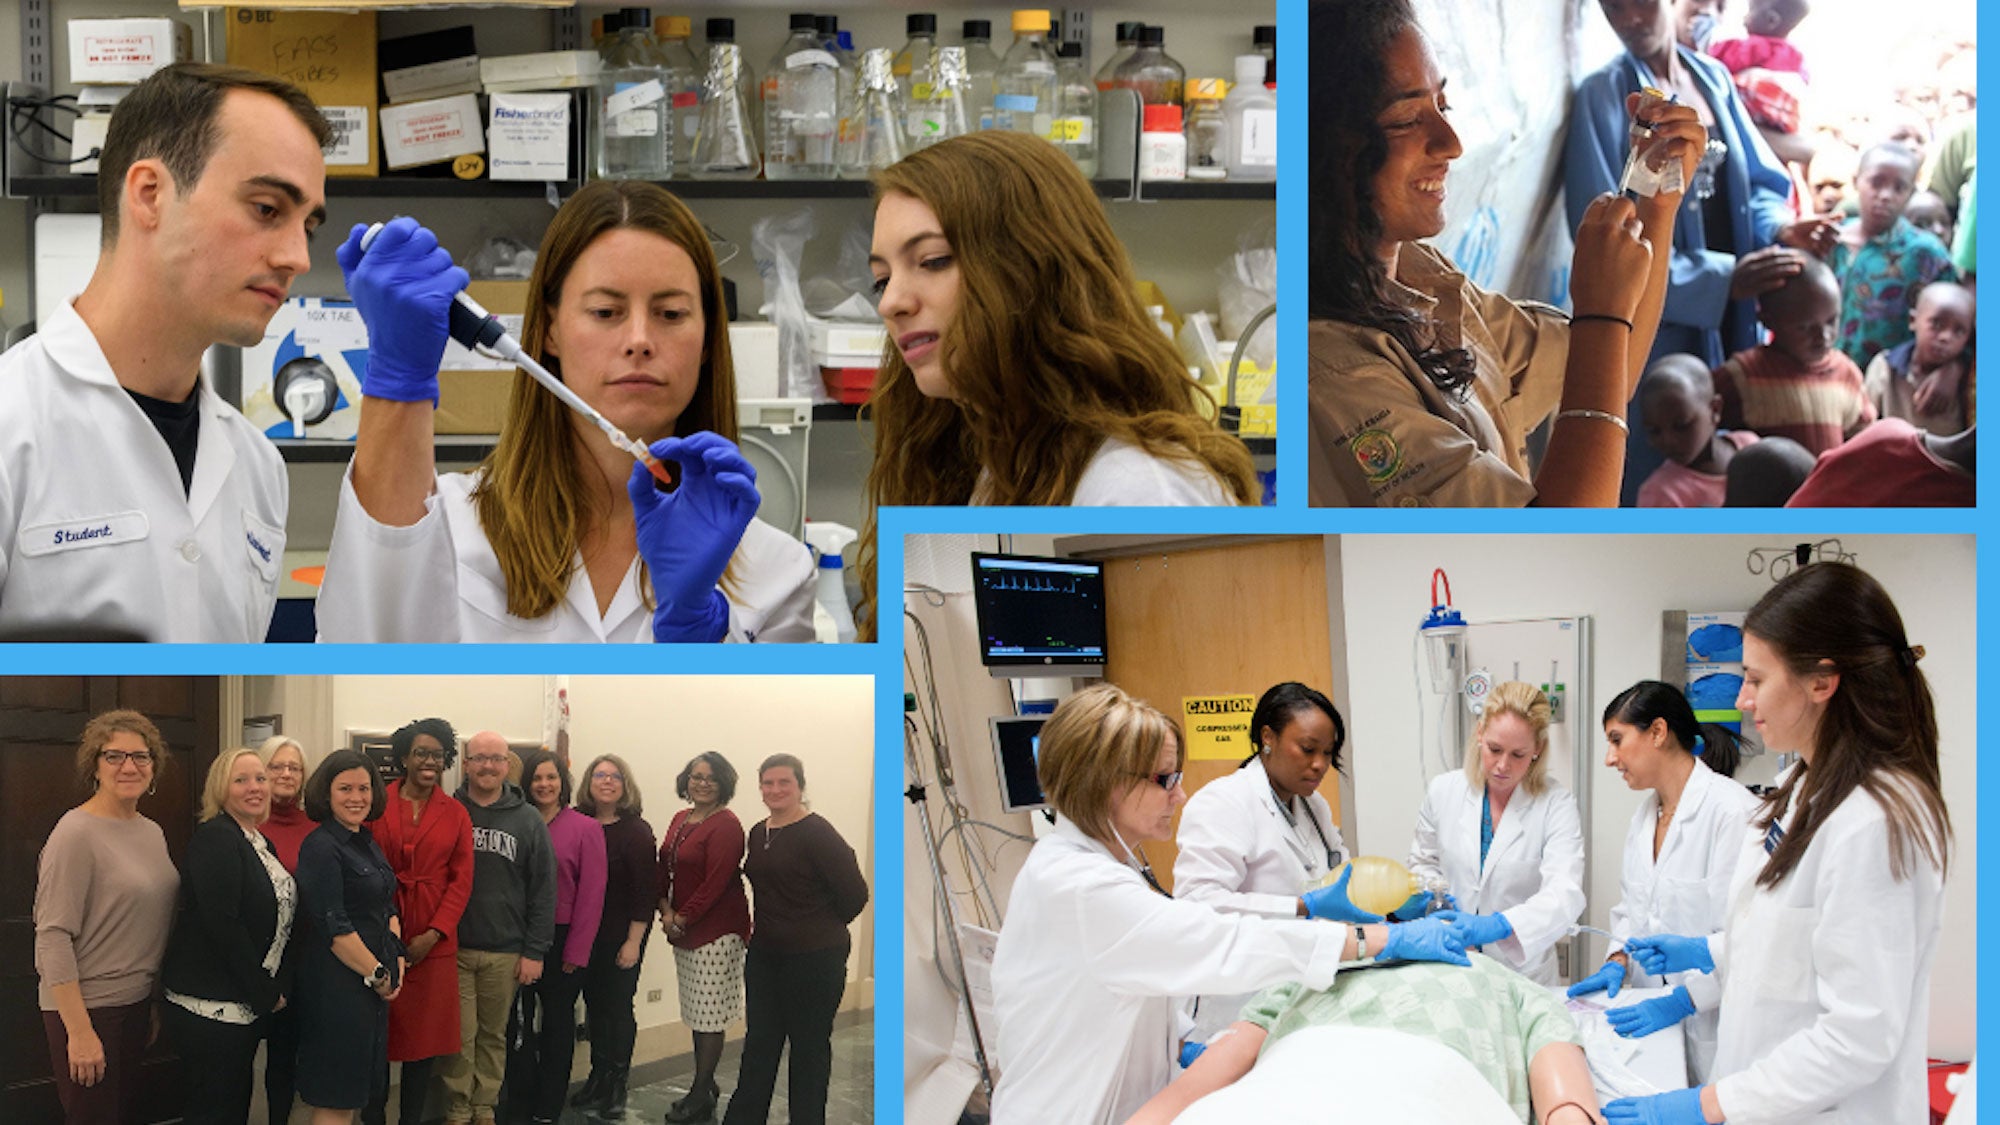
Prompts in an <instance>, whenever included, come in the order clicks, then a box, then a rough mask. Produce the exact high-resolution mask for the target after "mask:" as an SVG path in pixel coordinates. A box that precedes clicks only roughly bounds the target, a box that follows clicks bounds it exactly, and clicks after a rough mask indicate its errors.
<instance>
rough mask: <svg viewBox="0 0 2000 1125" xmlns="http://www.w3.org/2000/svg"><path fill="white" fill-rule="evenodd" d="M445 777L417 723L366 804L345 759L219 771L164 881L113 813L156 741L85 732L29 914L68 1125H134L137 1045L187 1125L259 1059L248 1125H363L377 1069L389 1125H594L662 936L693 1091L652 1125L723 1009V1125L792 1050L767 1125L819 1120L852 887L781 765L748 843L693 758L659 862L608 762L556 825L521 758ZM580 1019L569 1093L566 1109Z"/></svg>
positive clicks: (379, 1099) (585, 781) (706, 760)
mask: <svg viewBox="0 0 2000 1125" xmlns="http://www.w3.org/2000/svg"><path fill="white" fill-rule="evenodd" d="M459 750H460V745H459V740H458V737H457V734H456V732H455V731H454V730H453V729H452V726H451V724H450V723H448V722H446V721H445V720H443V719H437V718H431V719H422V720H418V721H416V722H412V723H410V724H408V725H406V726H404V727H402V728H401V729H399V730H397V731H396V732H395V734H394V736H393V737H392V739H391V751H392V753H393V755H394V757H395V758H396V760H397V762H398V763H399V764H400V767H401V776H400V777H399V778H398V779H396V780H394V781H391V782H389V783H387V784H386V785H385V784H384V783H383V781H382V774H381V771H379V770H378V769H377V767H376V765H375V763H374V762H372V761H371V760H370V759H369V758H368V757H367V756H365V755H363V754H361V753H359V752H356V751H353V750H338V751H335V752H333V753H331V754H329V755H327V756H326V757H325V759H324V760H322V761H321V762H320V763H319V765H318V766H317V768H315V769H313V770H312V771H311V772H310V776H308V772H307V762H306V757H305V752H304V749H303V747H301V746H300V745H299V744H298V743H297V742H296V741H293V740H291V739H287V738H282V737H279V738H273V739H271V740H269V741H268V742H266V743H265V744H264V745H263V746H262V747H260V748H258V749H255V750H251V749H241V750H233V751H225V752H224V753H223V754H221V755H219V756H218V757H217V759H216V760H215V763H214V765H213V766H212V767H211V768H210V770H209V772H208V775H207V780H206V784H205V786H204V789H203V809H202V820H201V822H200V825H199V826H198V827H197V828H196V829H195V831H194V834H193V836H192V838H191V839H190V841H189V844H188V849H187V853H186V858H185V859H184V861H183V862H182V864H181V866H180V868H179V869H176V867H175V865H174V863H173V861H172V859H171V858H170V856H169V854H168V851H167V846H166V839H165V836H164V834H163V833H162V831H161V829H160V827H159V826H158V825H157V824H155V823H154V822H153V821H152V820H150V819H149V818H147V817H145V816H144V815H142V814H140V813H139V811H138V802H139V800H140V798H141V797H143V796H145V795H146V794H148V793H150V792H152V791H154V788H155V784H156V779H157V777H158V774H159V771H160V769H161V768H162V766H163V764H164V762H165V760H166V757H167V755H168V753H169V750H168V748H167V746H166V743H165V741H164V740H163V739H162V738H161V736H160V733H159V730H158V728H157V727H156V726H155V725H154V724H153V723H152V722H151V721H150V720H148V719H147V718H146V717H145V716H143V715H141V714H139V713H137V712H135V711H112V712H107V713H105V714H103V715H99V716H97V717H96V718H95V719H93V720H91V722H90V724H89V725H88V726H87V727H86V729H85V731H84V734H83V737H82V739H81V741H80V743H79V745H78V749H77V756H76V762H77V772H78V779H79V782H80V783H81V784H82V785H84V786H85V787H87V788H89V789H90V790H91V795H90V797H89V799H87V800H86V801H85V802H84V803H83V804H82V805H80V806H78V807H77V808H75V809H73V810H71V811H70V812H69V813H67V814H66V815H64V817H63V818H62V819H61V820H60V821H59V822H58V824H57V825H56V828H55V829H54V831H52V832H51V833H50V836H49V839H48V842H47V844H46V845H45V846H44V849H43V852H42V856H41V861H40V873H39V883H38V886H37V891H36V898H35V934H36V943H35V963H36V970H37V972H38V974H39V976H40V981H41V1006H42V1009H43V1014H44V1022H45V1025H46V1029H47V1033H48V1039H49V1049H50V1055H51V1058H52V1060H53V1062H54V1066H53V1069H54V1071H55V1077H56V1083H57V1088H58V1092H59V1094H60V1097H61V1100H62V1104H63V1110H64V1115H65V1118H66V1119H67V1120H68V1121H70V1122H71V1123H72V1125H80V1123H85V1122H90V1123H99V1122H101V1123H106V1125H125V1123H128V1122H137V1121H140V1120H144V1119H145V1117H144V1113H145V1111H144V1110H143V1109H142V1107H141V1106H140V1105H139V1104H138V1103H137V1097H138V1092H139V1089H140V1083H139V1080H138V1072H139V1066H140V1063H141V1060H142V1058H143V1056H144V1054H145V1052H146V1049H147V1047H148V1045H149V1043H150V1041H151V1036H152V1034H154V1033H155V1030H154V1028H155V1025H154V1023H153V1021H154V1019H155V1018H156V1017H157V1018H158V1019H160V1020H161V1021H163V1023H164V1027H165V1030H166V1031H167V1032H168V1033H169V1034H170V1035H171V1036H172V1042H173V1043H174V1045H175V1048H176V1049H177V1051H178V1052H179V1054H180V1056H181V1058H182V1060H183V1062H184V1063H185V1064H186V1077H187V1105H186V1107H185V1110H184V1113H183V1120H185V1121H188V1122H202V1123H206V1122H215V1123H223V1122H236V1123H240V1122H243V1121H245V1120H247V1119H248V1116H249V1111H250V1103H251V1091H252V1085H253V1073H254V1060H255V1057H256V1052H257V1047H258V1044H259V1043H260V1042H267V1044H268V1048H267V1058H266V1064H265V1094H266V1098H267V1104H268V1105H269V1107H270V1120H271V1121H273V1122H280V1121H283V1120H285V1119H286V1118H287V1117H288V1116H289V1114H290V1111H291V1107H292V1105H293V1103H294V1099H295V1098H296V1099H297V1100H298V1101H301V1102H303V1103H305V1104H306V1105H307V1106H309V1107H311V1108H312V1116H313V1121H314V1122H315V1125H333V1123H335V1122H340V1123H346V1122H351V1121H353V1120H354V1116H355V1114H356V1112H357V1111H358V1112H359V1113H360V1114H361V1119H362V1120H363V1121H365V1122H370V1123H382V1122H386V1121H387V1119H388V1118H387V1101H388V1097H387V1095H388V1085H389V1083H388V1077H389V1073H388V1064H389V1063H390V1062H397V1063H401V1064H402V1072H401V1078H400V1087H401V1095H400V1102H401V1105H400V1116H399V1117H398V1120H400V1121H404V1122H411V1123H415V1122H419V1121H423V1120H426V1116H425V1103H426V1101H427V1099H428V1097H429V1095H430V1093H431V1087H432V1079H433V1077H436V1078H438V1079H440V1080H441V1083H442V1086H443V1089H444V1091H445V1094H446V1104H445V1111H444V1118H445V1120H446V1121H447V1122H452V1123H461V1122H476V1123H477V1122H490V1121H493V1120H494V1119H495V1115H496V1111H497V1109H498V1105H499V1102H500V1097H501V1091H502V1086H503V1083H504V1084H505V1086H506V1089H507V1098H508V1100H509V1104H510V1107H512V1108H513V1110H514V1111H516V1112H518V1113H519V1114H520V1115H521V1116H525V1117H529V1118H531V1119H532V1120H534V1121H537V1122H541V1121H553V1120H555V1119H556V1118H557V1117H558V1116H559V1115H560V1113H561V1111H562V1107H563V1105H564V1102H565V1101H566V1100H567V1101H568V1103H569V1104H571V1105H573V1106H576V1107H577V1108H579V1109H581V1110H584V1111H585V1112H589V1113H593V1114H599V1115H604V1116H608V1117H611V1118H614V1119H615V1118H616V1117H617V1116H619V1115H621V1114H622V1113H623V1110H624V1105H625V1099H626V1087H627V1084H628V1075H629V1072H630V1069H631V1065H632V1055H633V1050H634V1044H635V1040H636V1036H637V1030H638V1026H637V1020H636V1017H635V1014H634V1008H633V1000H634V995H635V993H636V991H637V988H638V981H639V972H640V965H641V961H642V960H643V958H644V956H645V949H646V944H647V941H648V938H649V936H650V934H651V931H652V928H653V924H654V919H655V917H656V916H657V917H658V919H659V924H660V928H661V929H662V930H663V931H664V932H665V934H666V938H667V940H668V942H669V943H670V944H671V945H672V946H673V948H674V957H675V963H676V968H677V970H678V977H679V985H680V988H679V993H680V1006H681V1016H682V1019H683V1020H684V1021H685V1022H686V1023H687V1025H688V1027H689V1029H690V1030H691V1031H692V1032H693V1035H694V1044H695V1051H694V1054H695V1066H696V1070H695V1076H694V1080H693V1081H692V1083H691V1084H690V1090H689V1093H688V1095H687V1097H685V1098H683V1099H682V1100H681V1101H680V1102H678V1103H676V1105H675V1106H674V1107H673V1110H672V1111H671V1112H670V1113H669V1114H668V1116H667V1120H668V1121H669V1122H701V1121H711V1120H713V1119H714V1117H715V1114H716V1111H717V1109H718V1107H719V1103H720V1100H721V1092H720V1088H719V1084H718V1082H717V1081H716V1071H717V1069H718V1064H719V1063H720V1060H721V1055H722V1047H723V1040H724V1033H725V1031H726V1029H727V1027H728V1026H729V1024H730V1023H731V1022H733V1021H735V1020H736V1019H738V1018H739V1017H741V1016H743V1015H744V1013H745V1009H746V1004H745V999H744V996H745V991H746V987H747V991H748V1004H747V1011H748V1026H747V1029H746V1034H745V1040H744V1050H743V1061H742V1069H741V1070H740V1071H739V1074H738V1079H737V1085H736V1090H735V1093H734V1095H733V1096H732V1097H731V1098H730V1102H729V1108H728V1112H727V1115H726V1117H725V1121H727V1122H731V1123H734V1125H753V1123H761V1122H762V1121H764V1120H765V1118H766V1116H767V1114H768V1111H769V1105H770V1101H771V1097H772V1093H773V1087H774V1085H775V1082H776V1077H777V1065H778V1059H779V1056H780V1053H781V1052H782V1051H783V1050H784V1048H785V1046H786V1044H787V1043H788V1042H789V1043H790V1045H791V1048H792V1053H791V1074H790V1079H791V1081H790V1086H789V1088H788V1096H789V1099H790V1105H791V1114H792V1119H793V1120H794V1121H816V1120H823V1119H824V1114H825V1102H826V1090H827V1083H828V1079H829V1076H830V1072H831V1053H832V1049H831V1036H832V1029H833V1019H834V1015H835V1013H836V1011H837V1010H838V1007H839V1003H840V999H841V995H842V992H843V989H844V986H845V981H846V964H847V954H848V950H849V937H848V932H847V925H848V923H850V922H851V921H853V919H854V918H855V917H856V916H858V915H859V914H860V912H861V910H862V908H863V907H864V906H865V905H866V903H867V901H868V886H867V883H866V881H865V879H864V878H863V876H862V873H861V871H860V868H859V866H858V864H857V862H856V860H855V856H854V852H853V849H852V848H851V847H849V846H848V845H847V843H846V842H845V841H844V840H843V839H841V837H840V835H839V833H838V832H837V831H835V829H834V828H833V826H832V825H831V824H830V823H828V822H827V821H826V820H825V819H824V818H822V817H820V816H818V815H817V814H814V813H812V812H811V811H810V810H809V809H808V808H807V807H806V805H805V801H804V797H805V770H804V766H803V765H802V764H801V763H800V761H799V760H798V759H797V758H796V757H794V756H792V755H790V754H775V755H772V756H771V757H770V758H768V759H767V760H766V761H765V762H764V763H763V765H762V767H761V768H760V770H759V787H760V790H761V792H762V795H763V798H764V803H765V806H766V808H767V809H768V810H769V813H770V815H769V816H768V817H767V818H766V819H764V820H762V821H759V822H758V823H757V824H756V825H755V826H754V827H753V828H752V830H751V832H750V833H749V834H748V835H747V837H746V833H745V831H744V828H743V826H742V823H741V822H740V821H739V820H738V819H737V818H736V816H735V814H734V813H732V812H731V811H730V809H729V802H730V800H731V798H732V797H733V796H734V793H735V789H736V782H737V774H736V770H735V769H734V767H732V766H731V765H730V763H729V762H728V760H727V759H725V758H724V757H723V756H722V755H721V754H718V753H714V752H707V753H703V754H700V755H698V756H696V757H695V758H694V759H693V760H691V761H690V762H689V763H688V764H687V766H686V767H685V768H684V769H683V770H682V771H681V773H680V775H679V776H678V777H677V778H676V780H675V789H676V793H677V795H678V796H679V797H681V798H682V799H683V800H684V801H686V802H687V806H686V807H685V808H683V809H681V810H679V811H677V812H676V813H675V814H674V816H673V819H672V821H671V823H670V824H669V826H668V829H667V834H666V838H665V840H664V842H661V841H658V840H656V839H655V837H654V835H653V829H652V827H651V826H650V825H649V824H648V823H647V822H646V821H645V820H644V819H643V817H642V815H641V813H642V809H643V806H642V802H641V797H640V792H639V786H638V782H637V781H636V779H635V778H634V777H633V776H632V772H631V769H630V767H629V766H628V764H627V763H626V762H625V761H624V759H622V758H620V757H619V756H617V755H615V754H604V755H599V756H598V757H596V758H595V759H593V760H592V761H591V762H590V764H589V765H588V766H587V767H586V768H585V769H584V771H583V775H582V786H581V789H580V790H579V791H578V792H577V793H576V794H575V799H574V801H572V793H571V781H570V777H569V772H568V770H567V768H566V766H565V764H564V763H563V762H562V761H561V760H560V759H558V758H557V757H556V756H555V755H554V754H551V753H549V752H548V751H546V750H537V751H533V752H531V753H529V754H528V755H526V757H525V758H518V757H516V756H514V755H513V753H512V751H510V749H509V747H508V745H507V742H506V740H505V738H503V737H502V736H500V735H499V734H496V733H493V732H490V731H489V732H481V733H479V734H475V735H473V736H472V737H470V738H468V739H466V740H465V742H464V746H463V750H464V756H465V768H464V771H463V782H462V784H461V785H460V787H459V789H458V791H457V792H456V793H455V794H453V793H446V792H444V791H443V790H442V788H441V786H442V784H443V781H444V778H445V774H446V771H448V770H450V769H451V768H452V766H453V765H454V764H455V763H456V761H457V758H458V754H459ZM516 769H518V773H517V772H515V770H516ZM515 778H518V779H519V781H518V783H517V782H516V781H515V780H514V779H515ZM746 839H747V840H748V841H749V842H750V846H748V847H746ZM746 877H747V878H748V879H749V881H750V885H751V887H752V888H754V890H755V900H756V913H755V916H754V919H753V916H752V913H751V904H750V898H749V896H748V895H746V893H745V889H744V884H743V880H744V879H745V878H746ZM753 923H754V925H753ZM753 935H754V940H753ZM579 996H580V997H581V998H582V1000H583V1002H584V1004H585V1007H586V1009H587V1013H588V1015H587V1025H588V1029H589V1031H588V1034H589V1040H590V1044H591V1049H590V1074H589V1077H588V1079H587V1080H586V1081H585V1083H584V1084H583V1086H582V1088H581V1089H579V1090H577V1091H576V1092H575V1093H574V1095H573V1096H572V1094H571V1091H570V1085H569V1078H570V1071H571V1066H572V1063H573V1061H574V1051H575V1044H576V1035H575V1030H576V1021H575V1018H574V1012H575V1006H576V1002H577V1000H578V998H579ZM156 1005H157V1007H156Z"/></svg>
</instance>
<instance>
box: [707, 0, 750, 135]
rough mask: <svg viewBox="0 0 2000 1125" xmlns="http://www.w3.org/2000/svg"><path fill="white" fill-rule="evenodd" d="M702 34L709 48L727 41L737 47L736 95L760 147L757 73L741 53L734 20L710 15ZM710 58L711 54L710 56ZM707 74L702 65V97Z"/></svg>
mask: <svg viewBox="0 0 2000 1125" xmlns="http://www.w3.org/2000/svg"><path fill="white" fill-rule="evenodd" d="M702 35H703V37H704V38H706V39H707V40H708V44H709V46H710V47H711V48H712V47H714V46H715V45H716V44H718V43H729V44H732V45H735V46H737V47H738V48H739V50H738V51H737V52H736V97H737V101H738V102H739V103H741V104H742V105H743V107H744V108H745V109H746V110H747V111H748V112H749V114H750V120H751V121H752V122H753V123H754V124H755V129H754V130H753V132H754V133H755V134H756V137H757V142H758V145H759V147H761V146H762V144H763V141H764V115H763V114H762V113H760V112H758V109H757V105H758V103H757V95H758V90H759V87H758V85H757V75H756V72H755V71H753V70H752V69H751V67H750V58H749V56H747V55H745V54H743V52H742V51H741V49H740V48H741V46H742V45H741V44H738V43H737V42H736V21H735V20H733V19H731V18H729V17H728V16H712V17H710V18H709V21H708V22H707V23H706V24H704V25H703V29H702ZM712 58H713V56H711V59H712ZM707 74H708V68H707V67H704V68H703V69H702V75H703V78H702V97H703V98H704V99H705V98H707V97H708V92H707V91H708V79H707Z"/></svg>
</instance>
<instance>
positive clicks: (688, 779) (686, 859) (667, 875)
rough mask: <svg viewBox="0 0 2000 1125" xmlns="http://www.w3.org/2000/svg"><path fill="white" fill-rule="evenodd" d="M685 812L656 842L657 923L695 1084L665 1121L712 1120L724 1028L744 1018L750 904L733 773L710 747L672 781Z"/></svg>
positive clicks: (722, 758) (741, 828)
mask: <svg viewBox="0 0 2000 1125" xmlns="http://www.w3.org/2000/svg"><path fill="white" fill-rule="evenodd" d="M674 792H676V793H677V794H679V795H680V797H681V799H683V800H685V801H687V802H688V807H687V808H685V809H683V810H681V811H680V812H677V813H675V814H674V820H673V823H672V824H669V825H668V826H667V838H666V841H665V842H664V843H662V844H661V845H660V919H661V922H660V924H661V926H662V928H664V929H665V930H666V931H667V940H668V941H669V942H671V943H672V944H673V947H674V967H675V969H676V970H677V974H678V976H679V984H680V1000H681V1019H682V1021H683V1022H685V1023H686V1024H687V1025H688V1028H689V1030H691V1031H692V1032H693V1033H694V1067H695V1072H694V1081H693V1083H692V1084H691V1086H690V1088H689V1090H688V1096H687V1097H685V1098H682V1099H681V1100H680V1101H678V1102H676V1103H674V1106H673V1108H672V1109H671V1110H670V1111H669V1112H668V1114H667V1120H668V1121H669V1122H672V1123H675V1125H679V1123H681V1122H699V1121H711V1120H714V1117H715V1105H716V1102H717V1100H718V1099H719V1098H720V1096H721V1092H720V1090H718V1089H717V1087H716V1084H715V1067H716V1063H718V1062H719V1061H721V1059H722V1036H723V1031H724V1030H725V1029H726V1028H728V1026H729V1025H730V1023H731V1022H732V1021H734V1020H737V1019H739V1018H741V1017H742V1015H743V948H744V945H743V943H744V942H745V941H746V940H748V938H749V937H750V902H749V900H748V899H747V898H745V897H744V894H743V876H742V875H741V874H740V873H739V871H738V869H739V868H740V867H742V865H743V822H742V821H739V820H737V819H736V814H735V813H733V812H730V811H729V801H730V799H731V798H732V797H734V796H735V795H736V769H735V767H733V766H731V765H730V764H729V760H728V759H726V758H724V757H723V756H722V755H720V754H718V753H716V752H715V751H713V750H710V751H708V752H707V753H705V754H699V755H697V756H696V757H695V758H694V759H693V760H692V761H690V762H688V764H687V766H686V768H684V769H682V770H681V774H680V776H679V777H677V778H675V779H674Z"/></svg>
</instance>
